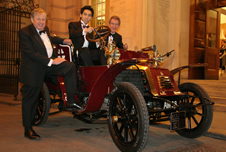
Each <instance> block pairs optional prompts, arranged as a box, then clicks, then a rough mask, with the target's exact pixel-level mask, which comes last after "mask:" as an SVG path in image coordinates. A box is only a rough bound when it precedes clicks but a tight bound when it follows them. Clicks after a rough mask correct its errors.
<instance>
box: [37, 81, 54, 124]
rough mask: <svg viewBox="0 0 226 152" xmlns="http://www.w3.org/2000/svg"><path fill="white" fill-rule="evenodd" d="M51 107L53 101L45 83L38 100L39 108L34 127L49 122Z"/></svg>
mask: <svg viewBox="0 0 226 152" xmlns="http://www.w3.org/2000/svg"><path fill="white" fill-rule="evenodd" d="M50 105H51V99H50V96H49V90H48V87H47V86H46V84H45V83H43V86H42V89H41V92H40V95H39V98H38V106H37V110H36V113H35V122H34V125H36V126H40V125H43V124H44V123H45V122H46V121H47V119H48V116H49V109H50Z"/></svg>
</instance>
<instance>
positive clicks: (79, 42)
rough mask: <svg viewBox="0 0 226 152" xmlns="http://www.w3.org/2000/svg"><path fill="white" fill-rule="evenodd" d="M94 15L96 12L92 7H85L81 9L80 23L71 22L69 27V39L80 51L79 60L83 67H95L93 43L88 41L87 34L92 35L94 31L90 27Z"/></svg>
mask: <svg viewBox="0 0 226 152" xmlns="http://www.w3.org/2000/svg"><path fill="white" fill-rule="evenodd" d="M93 14H94V11H93V8H92V7H91V6H84V7H82V8H81V12H80V21H78V22H70V23H69V25H68V28H69V37H70V39H71V40H72V43H73V44H74V48H75V50H78V51H79V59H80V61H81V65H83V66H92V65H93V62H92V55H91V52H90V49H89V45H90V43H91V42H89V41H88V40H87V39H86V34H87V33H92V32H93V29H94V28H93V27H90V26H89V25H88V23H89V22H90V21H91V20H92V18H93Z"/></svg>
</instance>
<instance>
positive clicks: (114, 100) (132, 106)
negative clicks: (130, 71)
mask: <svg viewBox="0 0 226 152" xmlns="http://www.w3.org/2000/svg"><path fill="white" fill-rule="evenodd" d="M108 127H109V131H110V134H111V137H112V139H113V141H114V143H115V144H116V146H117V147H118V148H119V149H120V150H121V151H123V152H128V151H129V152H135V151H136V152H137V151H142V149H143V148H144V147H145V145H146V143H147V140H148V132H149V117H148V110H147V106H146V103H145V100H144V98H143V96H142V94H141V93H140V91H139V90H138V89H137V88H136V87H135V86H134V85H133V84H131V83H129V82H122V83H119V84H118V85H117V86H116V87H115V88H114V89H113V90H112V93H111V94H110V96H109V103H108Z"/></svg>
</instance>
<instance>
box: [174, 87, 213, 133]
mask: <svg viewBox="0 0 226 152" xmlns="http://www.w3.org/2000/svg"><path fill="white" fill-rule="evenodd" d="M179 89H180V91H181V92H183V93H185V94H187V95H188V97H186V98H184V99H183V100H181V101H180V102H179V104H181V105H183V107H185V108H184V109H182V110H184V111H186V119H185V125H186V126H185V127H186V128H185V129H182V130H177V131H176V132H177V133H178V134H179V135H181V136H183V137H186V138H197V137H200V136H202V135H203V134H205V133H206V132H207V131H208V129H209V127H210V125H211V123H212V119H213V107H212V105H210V101H209V100H207V99H210V98H209V96H208V94H207V93H206V92H205V91H204V89H202V88H201V87H200V86H199V85H197V84H194V83H184V84H181V85H180V86H179Z"/></svg>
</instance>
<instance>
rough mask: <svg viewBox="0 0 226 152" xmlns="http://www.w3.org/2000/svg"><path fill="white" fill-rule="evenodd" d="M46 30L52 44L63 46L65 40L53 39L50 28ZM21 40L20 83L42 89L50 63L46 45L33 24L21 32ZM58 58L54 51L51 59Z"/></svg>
mask: <svg viewBox="0 0 226 152" xmlns="http://www.w3.org/2000/svg"><path fill="white" fill-rule="evenodd" d="M45 30H46V32H47V35H48V37H49V39H50V41H51V43H52V44H53V43H55V44H60V43H61V44H63V40H64V39H61V38H57V37H51V36H50V34H49V28H48V27H45ZM19 40H20V48H21V66H20V75H19V81H20V82H21V83H23V84H26V85H29V86H34V87H41V86H42V84H43V81H44V76H45V72H46V71H47V69H48V68H49V67H48V63H49V61H50V58H48V55H47V52H46V48H45V45H44V43H43V42H42V39H41V37H40V35H39V33H38V32H37V30H36V29H35V27H34V25H33V24H31V25H28V26H26V27H24V28H22V29H20V30H19ZM56 57H57V56H56V54H55V52H54V51H53V54H52V57H51V58H56Z"/></svg>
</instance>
